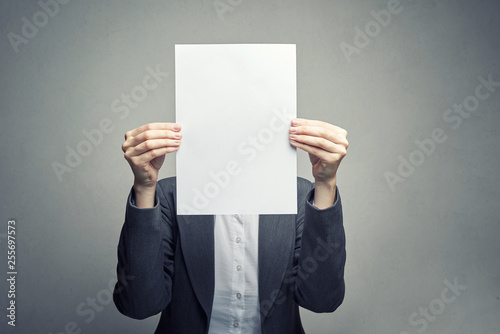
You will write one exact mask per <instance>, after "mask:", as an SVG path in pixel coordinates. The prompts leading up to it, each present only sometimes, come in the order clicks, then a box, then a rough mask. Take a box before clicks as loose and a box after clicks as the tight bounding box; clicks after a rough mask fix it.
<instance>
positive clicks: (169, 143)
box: [125, 139, 181, 157]
mask: <svg viewBox="0 0 500 334" xmlns="http://www.w3.org/2000/svg"><path fill="white" fill-rule="evenodd" d="M180 144H181V141H180V140H178V139H150V140H148V141H145V142H143V143H141V144H139V145H137V146H134V147H131V148H129V149H128V150H127V152H126V153H125V155H126V156H127V155H128V156H129V157H132V156H138V155H141V154H143V153H144V152H147V151H150V150H155V149H159V148H167V147H179V146H180Z"/></svg>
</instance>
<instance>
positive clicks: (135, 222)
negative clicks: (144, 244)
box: [125, 188, 161, 234]
mask: <svg viewBox="0 0 500 334" xmlns="http://www.w3.org/2000/svg"><path fill="white" fill-rule="evenodd" d="M157 191H158V190H157ZM134 196H135V194H134V189H133V188H132V189H131V190H130V193H129V195H128V200H127V208H126V212H125V223H126V224H127V228H129V229H134V230H136V229H137V230H141V232H142V233H147V232H151V231H154V230H157V229H159V227H160V224H159V222H160V221H161V208H160V198H159V197H158V194H157V193H156V194H155V206H154V207H152V208H138V207H137V206H136V204H135V197H134ZM142 233H141V234H142Z"/></svg>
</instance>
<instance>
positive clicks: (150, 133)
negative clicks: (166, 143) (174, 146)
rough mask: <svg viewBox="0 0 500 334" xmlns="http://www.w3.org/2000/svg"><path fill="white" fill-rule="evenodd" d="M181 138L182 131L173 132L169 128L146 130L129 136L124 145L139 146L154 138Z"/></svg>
mask: <svg viewBox="0 0 500 334" xmlns="http://www.w3.org/2000/svg"><path fill="white" fill-rule="evenodd" d="M181 138H182V133H180V132H174V131H171V130H147V131H144V132H141V133H140V134H138V135H137V136H135V137H129V138H128V139H127V140H126V141H125V143H124V144H125V145H124V146H125V147H135V146H139V145H140V144H142V143H144V142H148V141H149V140H156V139H177V140H179V139H181Z"/></svg>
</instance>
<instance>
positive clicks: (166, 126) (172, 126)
mask: <svg viewBox="0 0 500 334" xmlns="http://www.w3.org/2000/svg"><path fill="white" fill-rule="evenodd" d="M181 128H182V126H181V125H180V124H179V123H149V124H144V125H142V126H140V127H138V128H136V129H133V130H130V131H128V132H127V133H125V139H128V138H129V137H136V136H137V135H139V134H140V133H143V132H145V131H148V130H170V131H180V130H181Z"/></svg>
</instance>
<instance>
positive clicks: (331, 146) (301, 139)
mask: <svg viewBox="0 0 500 334" xmlns="http://www.w3.org/2000/svg"><path fill="white" fill-rule="evenodd" d="M289 137H290V140H293V141H295V142H298V143H301V144H305V145H308V146H314V147H316V148H319V149H322V150H324V151H327V152H330V153H335V152H336V145H335V143H333V142H332V141H330V140H328V139H325V138H323V137H315V136H305V135H295V134H290V136H289Z"/></svg>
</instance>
